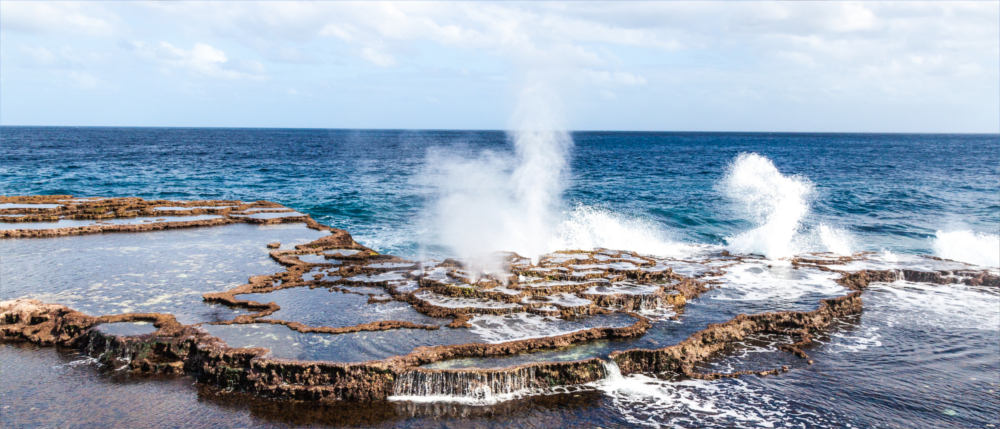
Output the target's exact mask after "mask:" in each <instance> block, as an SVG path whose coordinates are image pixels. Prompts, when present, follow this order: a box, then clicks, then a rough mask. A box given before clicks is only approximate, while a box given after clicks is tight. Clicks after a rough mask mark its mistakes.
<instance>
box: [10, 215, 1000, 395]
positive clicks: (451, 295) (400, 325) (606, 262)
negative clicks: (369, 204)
mask: <svg viewBox="0 0 1000 429" xmlns="http://www.w3.org/2000/svg"><path fill="white" fill-rule="evenodd" d="M0 204H7V206H3V205H0V212H2V214H5V215H12V216H7V217H5V218H4V220H5V221H8V222H11V223H14V222H17V223H26V224H27V223H31V222H58V221H60V220H65V219H70V220H114V219H133V218H142V217H155V216H158V215H159V214H160V213H162V212H164V211H169V212H170V216H171V219H170V220H156V219H151V220H150V222H145V223H126V224H113V223H107V224H104V223H95V224H85V225H75V226H67V227H62V226H58V225H56V226H55V227H51V228H36V229H31V228H18V229H6V230H0V238H7V239H12V238H30V237H53V236H62V235H76V234H87V233H97V232H141V231H150V230H158V229H167V228H183V227H193V226H218V225H226V224H231V223H237V222H247V223H275V222H304V223H306V224H307V225H308V226H309V227H310V228H313V229H319V230H324V231H329V232H330V234H329V235H326V236H324V237H322V238H320V239H318V240H315V241H313V242H311V243H307V244H304V245H299V246H296V247H295V248H294V249H290V250H281V249H280V245H279V244H277V243H271V244H267V247H268V248H270V249H272V250H271V251H270V256H271V258H272V259H273V260H275V261H277V262H278V263H279V264H281V265H282V266H284V268H285V270H284V271H282V272H279V273H274V274H269V275H260V276H254V277H252V278H250V280H249V282H248V283H247V284H244V285H241V286H238V287H236V288H233V289H230V290H227V291H223V292H211V293H205V294H204V296H203V298H204V301H205V302H210V303H218V304H223V305H226V306H230V307H234V308H243V309H248V310H250V311H251V312H252V313H250V314H245V315H240V316H237V317H235V318H233V319H232V320H228V321H222V322H215V324H219V325H245V324H272V325H274V324H277V325H284V326H286V327H288V328H290V329H292V330H294V331H298V332H303V333H316V334H323V335H341V334H347V333H354V332H362V331H383V330H393V329H422V330H439V329H441V327H442V326H441V325H438V324H427V323H414V322H410V321H403V320H379V321H375V322H368V323H360V324H357V325H353V326H341V327H331V326H311V325H308V324H305V323H301V322H298V321H294V320H282V319H277V318H274V317H273V316H274V315H275V314H280V313H278V311H279V310H280V309H281V307H280V306H279V305H278V304H276V303H274V302H266V303H265V302H258V301H253V300H250V299H245V298H241V297H240V295H244V294H251V293H253V294H267V293H271V292H275V291H279V290H285V289H292V288H310V289H313V288H324V289H328V290H329V291H330V292H331V293H346V294H362V295H367V296H368V302H369V303H372V302H389V301H398V302H400V303H406V304H409V305H411V306H412V308H413V309H415V310H416V311H417V312H419V313H422V314H424V315H426V316H429V317H438V318H449V319H451V322H450V323H448V326H449V327H451V328H454V329H464V328H468V327H469V326H470V323H471V321H473V320H474V319H475V318H476V317H482V316H486V315H504V314H512V313H525V314H531V315H537V316H545V317H556V318H559V319H563V320H570V321H572V320H586V319H587V318H589V317H593V316H599V315H608V314H620V315H626V316H628V317H630V318H632V319H633V320H634V321H633V322H632V323H631V324H629V325H627V326H597V327H590V328H586V329H577V330H573V331H571V332H566V333H561V334H556V335H551V336H545V337H539V338H526V339H516V340H510V341H502V342H493V343H489V342H478V343H468V344H455V345H438V346H426V347H417V348H415V349H413V350H412V351H411V352H410V353H407V354H403V355H399V356H393V357H389V358H385V359H381V360H372V361H367V362H358V363H338V362H324V361H301V360H289V359H278V358H274V357H271V356H270V354H269V350H268V349H265V348H235V347H230V346H229V345H227V344H226V343H225V342H224V341H223V340H221V339H220V338H218V337H215V336H212V335H210V334H208V333H207V332H206V331H205V330H204V329H202V328H201V327H200V326H197V325H184V324H181V323H178V322H177V320H176V319H175V318H174V317H173V316H172V315H170V314H162V313H128V314H116V315H102V316H92V315H87V314H83V313H80V312H77V311H74V310H73V309H70V308H67V307H65V306H63V305H58V304H51V303H43V302H40V301H37V300H30V299H16V300H11V301H3V302H0V341H27V342H32V343H35V344H40V345H49V346H53V345H54V346H63V347H73V348H77V349H80V350H83V351H85V352H86V353H88V354H90V355H91V356H94V357H96V358H98V361H99V362H101V363H102V364H104V365H108V366H113V367H115V368H125V369H127V370H130V371H132V372H135V373H139V374H187V375H190V376H192V377H194V378H195V379H197V380H198V381H200V382H202V383H207V384H210V385H213V386H217V387H219V388H222V389H226V390H232V391H241V392H248V393H251V394H255V395H259V396H263V397H268V398H281V399H292V400H303V401H344V400H347V401H358V400H381V399H385V398H387V397H389V396H392V395H402V396H405V395H408V394H410V395H412V394H420V393H421V392H423V391H424V390H425V386H427V385H429V384H431V383H442V380H443V382H444V383H445V384H447V386H446V387H445V388H444V389H443V390H441V389H439V390H435V391H434V392H425V393H434V394H449V395H458V396H470V395H472V396H475V395H479V394H483V392H493V393H497V392H501V393H511V392H513V391H515V390H516V391H522V390H526V391H535V390H546V389H552V388H555V387H558V386H572V385H581V384H584V383H588V382H592V381H596V380H598V379H601V378H604V377H605V376H606V375H607V370H606V365H607V364H608V361H605V360H602V359H599V358H590V359H584V360H577V361H570V362H538V363H529V364H522V365H516V366H510V367H504V368H491V369H476V368H468V369H428V368H421V367H420V366H421V365H426V364H430V363H435V362H441V361H445V360H450V359H458V358H489V357H502V356H511V355H516V354H520V353H528V352H534V351H540V350H550V349H555V348H559V347H567V346H572V345H577V344H582V343H586V342H589V341H594V340H598V339H608V338H629V337H638V336H641V335H643V334H644V333H645V332H646V331H647V330H648V329H649V328H650V327H651V325H652V323H653V321H654V320H657V319H662V318H669V317H674V318H676V317H679V315H680V314H682V312H683V308H684V306H685V304H686V303H687V301H688V300H691V299H693V298H696V297H697V296H699V295H700V294H701V293H704V292H705V291H707V290H709V289H710V288H711V287H713V281H711V280H708V279H707V277H706V276H707V275H708V274H710V273H712V272H717V271H718V270H719V269H720V268H719V267H722V266H724V264H719V265H716V266H713V267H707V268H704V269H700V268H699V269H691V266H692V265H693V264H691V263H690V262H687V261H668V260H658V259H655V258H649V257H645V256H641V255H637V254H634V253H631V252H621V251H609V250H596V251H567V252H558V253H554V254H552V255H548V256H546V257H545V258H543V259H542V260H541V261H539V263H538V264H533V263H531V261H529V260H527V259H525V258H522V257H520V256H518V255H514V254H510V255H506V257H505V260H506V261H507V268H508V272H509V274H507V275H503V276H486V277H476V276H474V275H472V273H470V272H468V271H466V270H465V269H464V268H463V266H462V264H461V263H460V262H458V261H452V260H446V261H441V262H431V263H418V262H414V261H407V260H403V259H400V258H395V257H392V256H387V255H379V254H377V253H376V252H373V251H371V250H370V249H368V248H366V247H364V246H362V245H361V244H359V243H357V242H355V241H354V239H353V238H352V237H351V236H350V234H348V233H347V232H346V231H342V230H338V229H334V228H330V227H327V226H324V225H321V224H318V223H317V222H315V221H314V220H312V219H311V218H309V217H308V216H306V215H302V214H300V213H295V212H291V211H290V210H289V209H286V208H284V207H282V206H280V205H278V204H275V203H271V202H266V201H258V202H254V203H243V202H240V201H190V202H172V201H146V200H142V199H139V198H108V199H74V198H72V197H69V196H30V197H0ZM165 207H168V208H169V210H165V209H163V208H165ZM259 213H272V214H275V215H268V216H263V217H261V216H254V215H255V214H259ZM289 213H291V214H289ZM205 214H212V215H215V216H217V217H212V218H208V219H198V220H183V218H180V217H182V216H201V215H205ZM178 218H180V219H178ZM264 244H265V243H262V244H261V245H262V247H263V246H264ZM720 258H722V259H730V260H732V261H738V260H739V258H735V257H731V256H728V255H721V256H720ZM793 262H794V263H795V264H798V265H809V266H812V267H815V268H819V269H822V270H830V268H827V267H828V266H831V265H832V263H833V262H844V261H842V260H837V261H831V260H830V259H816V260H807V259H800V260H796V261H793ZM680 267H686V268H685V270H684V274H681V273H680V272H677V271H675V269H679V268H680ZM839 273H840V276H839V278H838V279H837V282H839V283H840V284H841V285H843V286H844V287H846V288H847V289H850V290H851V292H849V293H847V294H846V295H844V296H841V297H837V298H832V299H824V300H821V301H820V302H819V304H818V307H817V308H816V309H815V310H812V311H783V312H771V313H762V314H750V315H746V314H741V315H738V316H736V317H734V318H732V319H731V320H729V321H726V322H724V323H718V324H713V325H709V326H708V327H706V328H705V329H703V330H701V331H698V332H696V333H694V334H693V335H691V336H690V337H688V338H687V339H685V340H683V341H681V342H680V343H677V344H674V345H670V346H667V347H663V348H657V349H631V350H623V351H616V352H612V353H611V354H610V359H611V360H612V361H613V362H614V363H616V364H617V366H618V367H619V368H620V369H621V371H622V373H623V374H631V373H645V374H651V375H656V376H661V377H689V378H702V379H713V378H720V377H736V376H742V375H748V374H757V375H767V374H776V373H779V372H782V371H786V370H788V368H787V367H781V368H763V369H759V370H752V371H738V372H733V373H715V372H702V371H699V370H698V369H697V367H698V365H699V364H701V363H704V362H707V361H710V360H711V359H714V358H717V357H718V356H720V355H724V354H725V353H727V352H729V351H731V350H732V349H733V348H734V347H735V345H736V344H738V343H739V342H741V341H743V340H744V339H746V338H748V337H749V336H753V335H758V334H776V335H784V336H787V337H789V338H792V341H789V342H788V343H787V344H784V345H783V346H782V348H783V349H784V350H786V351H788V352H790V353H793V354H795V355H797V356H799V357H800V358H802V359H806V360H808V355H807V354H806V351H805V348H806V347H807V346H808V345H809V344H810V343H811V342H812V339H813V337H814V336H815V335H816V334H817V333H819V332H822V331H823V330H825V329H827V328H829V326H830V325H831V324H832V323H833V322H834V321H835V320H837V319H838V318H842V317H845V316H850V315H854V314H858V313H860V312H861V311H862V300H861V294H862V291H863V290H864V289H865V288H866V287H867V286H868V285H869V284H870V283H871V282H888V281H895V280H898V279H905V280H908V281H919V282H928V283H939V284H944V283H955V282H961V283H966V284H971V285H991V286H1000V278H998V277H997V276H996V275H993V274H991V273H988V272H976V271H967V272H962V271H958V272H926V271H917V270H860V271H854V272H839ZM359 290H361V291H359ZM372 290H375V292H372ZM136 321H144V322H152V324H153V326H154V327H155V328H156V330H155V332H152V333H149V334H144V335H111V334H106V333H104V332H102V331H101V330H99V329H96V327H98V326H99V325H102V324H109V323H120V322H136ZM809 362H810V363H811V361H809Z"/></svg>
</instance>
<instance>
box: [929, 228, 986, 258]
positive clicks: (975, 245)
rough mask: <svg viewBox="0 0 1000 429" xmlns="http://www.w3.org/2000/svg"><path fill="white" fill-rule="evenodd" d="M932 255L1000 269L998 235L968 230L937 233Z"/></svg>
mask: <svg viewBox="0 0 1000 429" xmlns="http://www.w3.org/2000/svg"><path fill="white" fill-rule="evenodd" d="M933 248H934V254H935V255H936V256H938V257H941V258H945V259H952V260H955V261H960V262H966V263H970V264H975V265H980V266H984V267H1000V235H998V234H988V233H982V232H972V231H969V230H954V231H947V232H945V231H940V230H939V231H937V234H935V236H934V239H933Z"/></svg>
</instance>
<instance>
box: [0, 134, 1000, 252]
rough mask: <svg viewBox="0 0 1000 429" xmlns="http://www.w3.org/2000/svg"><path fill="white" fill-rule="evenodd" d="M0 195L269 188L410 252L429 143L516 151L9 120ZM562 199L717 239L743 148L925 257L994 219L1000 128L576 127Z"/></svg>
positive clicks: (271, 196)
mask: <svg viewBox="0 0 1000 429" xmlns="http://www.w3.org/2000/svg"><path fill="white" fill-rule="evenodd" d="M0 130H2V131H0V132H2V134H0V136H2V143H0V194H5V195H17V194H73V195H79V196H122V195H134V196H140V197H145V198H164V199H242V200H256V199H267V200H272V201H276V202H279V203H281V204H284V205H286V206H289V207H293V208H295V209H297V210H300V211H302V212H305V213H308V214H310V215H312V216H313V217H314V218H316V219H317V220H319V221H320V222H323V223H326V224H330V225H332V226H336V227H340V228H344V229H347V230H349V231H351V232H352V233H353V234H354V235H355V236H356V237H357V238H358V239H359V241H361V242H363V243H365V244H367V245H369V246H371V247H374V248H377V249H379V250H381V251H383V252H388V253H395V254H401V255H413V254H414V252H415V251H416V249H417V247H418V241H419V240H418V238H417V236H416V234H415V229H416V228H417V227H416V226H415V223H416V222H415V219H416V218H417V217H418V216H419V215H420V213H421V211H422V208H423V207H424V205H425V204H426V203H427V199H428V198H429V191H428V190H427V189H426V186H424V185H421V181H420V180H419V176H420V175H421V174H422V173H423V172H424V171H426V168H425V160H426V158H427V153H428V150H429V149H430V148H442V147H443V148H448V150H450V151H452V152H457V153H465V154H468V156H469V157H472V156H473V155H474V154H478V153H480V152H482V151H484V150H490V151H495V152H501V153H502V152H509V151H510V150H511V142H510V141H509V140H508V138H507V135H506V134H505V133H503V132H500V131H404V130H310V129H225V128H74V127H3V128H0ZM572 137H573V141H574V144H575V145H574V147H573V149H572V151H571V153H570V158H571V161H570V165H571V170H572V173H571V174H572V178H571V179H570V180H569V183H568V188H567V192H566V195H565V198H564V202H565V206H566V207H567V209H571V208H572V207H574V206H576V205H577V204H584V205H587V206H593V207H600V208H602V209H605V210H607V211H610V212H612V213H616V214H619V215H622V216H627V217H630V218H638V219H642V220H644V221H646V222H649V223H652V224H653V225H655V226H656V227H658V228H660V229H662V230H663V231H664V233H665V234H666V235H668V236H670V237H671V238H673V239H675V240H678V241H686V242H698V243H710V244H722V243H723V242H724V240H725V237H727V236H730V235H732V234H735V233H738V232H740V231H742V230H745V229H747V228H748V227H749V225H748V224H747V220H746V216H745V215H744V214H743V213H740V212H739V209H737V208H734V207H733V206H732V205H731V204H730V203H729V201H728V200H726V199H725V198H724V197H723V196H722V195H721V194H720V192H719V190H718V189H717V184H718V183H719V181H720V180H721V178H722V176H723V175H724V174H725V171H726V169H727V166H728V165H729V164H730V163H731V162H732V161H733V160H734V158H735V157H736V156H737V155H738V154H740V153H741V152H755V153H758V154H760V155H763V156H765V157H767V158H769V159H770V160H772V161H773V163H774V165H775V166H776V167H777V168H778V170H780V171H781V172H782V173H783V174H785V175H798V176H802V177H804V178H806V179H808V180H809V181H810V182H811V183H812V184H813V186H814V188H815V192H814V193H813V194H812V195H811V197H810V198H809V202H810V206H811V211H810V213H809V214H808V215H807V216H806V217H805V219H804V220H803V224H804V227H808V226H809V225H815V224H819V223H824V224H827V225H830V226H833V227H836V228H839V229H841V230H844V231H847V232H848V233H849V234H850V235H851V236H852V237H853V238H854V240H853V242H854V243H853V244H854V246H853V250H875V251H878V250H880V249H889V250H895V251H908V252H917V253H931V251H932V249H931V239H932V238H933V236H934V235H935V232H936V231H938V230H969V231H973V232H977V233H989V234H996V233H997V232H998V230H1000V136H998V135H931V134H788V133H673V132H670V133H647V132H642V133H639V132H577V133H573V134H572Z"/></svg>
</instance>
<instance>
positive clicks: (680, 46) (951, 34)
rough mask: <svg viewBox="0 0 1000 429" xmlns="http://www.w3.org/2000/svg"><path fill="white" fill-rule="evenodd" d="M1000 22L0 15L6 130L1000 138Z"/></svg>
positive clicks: (421, 10)
mask: <svg viewBox="0 0 1000 429" xmlns="http://www.w3.org/2000/svg"><path fill="white" fill-rule="evenodd" d="M998 9H1000V6H998V2H974V3H965V2H912V3H911V2H886V3H879V2H874V3H873V2H868V3H849V2H779V3H756V2H739V3H724V2H702V3H686V2H637V3H629V2H615V3H600V2H579V3H558V2H544V3H518V2H502V3H454V2H449V3H419V2H404V3H350V2H311V3H299V2H261V3H254V2H153V3H144V2H89V3H72V2H21V1H17V2H11V1H0V124H4V125H129V126H133V125H134V126H248V127H318V128H411V129H424V128H435V129H504V128H506V127H507V125H508V123H509V122H508V121H509V118H510V116H511V112H512V110H513V106H514V103H515V100H514V98H515V96H516V94H517V93H518V92H519V89H520V88H522V87H524V86H525V85H527V84H529V83H532V84H533V83H536V82H538V81H541V82H543V83H544V84H545V85H547V86H550V87H552V88H554V91H553V93H555V94H557V97H558V98H559V104H561V105H562V106H563V109H562V110H563V111H564V116H565V121H566V126H568V127H569V128H572V129H613V130H704V131H727V130H745V131H871V132H883V131H884V132H991V133H996V132H1000V29H998V26H1000V24H998V22H1000V10H998Z"/></svg>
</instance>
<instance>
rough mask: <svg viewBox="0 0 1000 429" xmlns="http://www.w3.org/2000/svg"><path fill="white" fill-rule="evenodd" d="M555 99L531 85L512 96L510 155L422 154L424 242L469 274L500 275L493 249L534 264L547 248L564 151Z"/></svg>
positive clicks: (559, 192)
mask: <svg viewBox="0 0 1000 429" xmlns="http://www.w3.org/2000/svg"><path fill="white" fill-rule="evenodd" d="M557 100H558V98H557V97H556V96H555V95H554V94H553V93H552V92H551V91H550V90H548V89H547V88H546V87H544V86H542V85H537V84H536V85H531V86H528V87H527V88H525V89H524V90H523V91H522V92H521V93H520V96H519V99H518V106H517V109H516V111H515V113H514V115H513V125H512V128H513V130H514V131H512V132H510V133H509V135H508V136H509V139H510V140H511V141H512V142H513V146H514V153H513V156H511V154H509V153H507V154H504V153H496V152H491V151H484V152H481V153H479V154H465V155H464V156H462V155H459V154H455V153H453V152H450V151H442V150H432V151H429V152H428V157H427V160H428V162H427V165H428V171H427V172H426V173H425V177H426V178H427V180H428V181H429V185H431V187H432V188H433V190H434V196H433V198H432V203H431V204H430V205H429V207H428V210H427V213H425V222H426V223H427V228H426V229H427V230H428V233H429V234H430V235H431V237H429V241H431V242H433V243H435V244H438V245H440V246H442V247H444V248H445V249H446V251H447V252H448V253H449V254H451V255H455V256H458V257H460V258H462V259H463V260H464V261H465V263H466V264H467V265H468V268H469V269H470V270H471V271H473V272H477V273H499V272H503V271H504V267H503V266H502V265H501V261H502V258H501V257H499V256H498V252H501V251H513V252H517V253H519V254H521V255H523V256H527V257H530V258H532V259H536V260H537V258H538V257H539V256H540V255H541V254H543V253H545V252H546V251H547V247H548V243H549V242H550V237H551V234H552V231H553V230H554V229H555V225H556V223H557V217H558V214H559V212H560V210H561V205H562V193H563V190H564V188H565V182H566V177H565V176H566V174H567V173H568V168H569V166H568V165H569V164H568V161H567V157H568V154H569V149H570V146H572V139H571V138H570V136H569V134H568V133H567V132H566V131H564V128H563V127H562V122H561V119H560V115H559V113H558V111H559V109H558V107H557V106H555V105H554V104H555V102H556V101H557Z"/></svg>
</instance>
